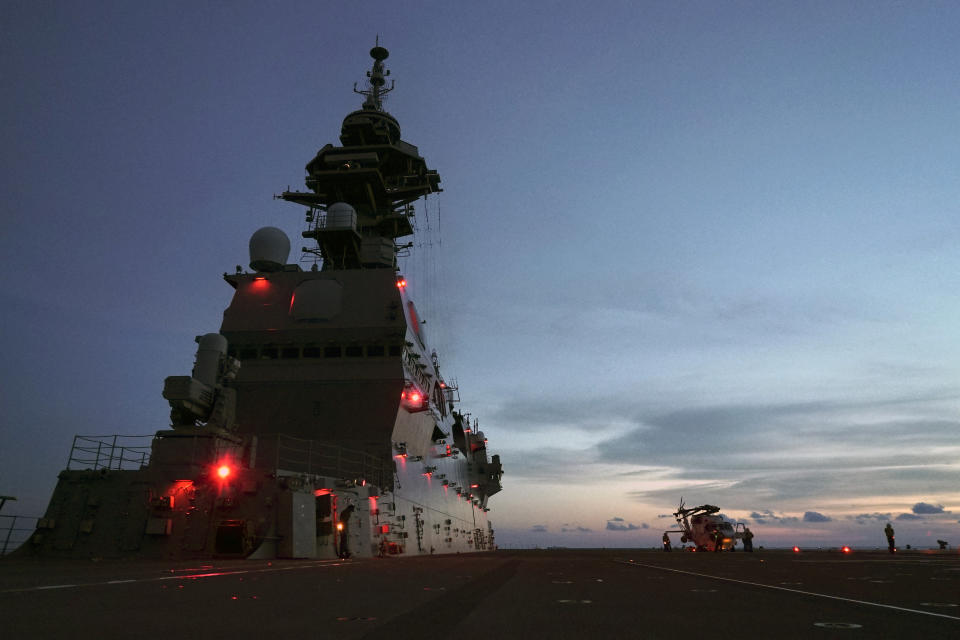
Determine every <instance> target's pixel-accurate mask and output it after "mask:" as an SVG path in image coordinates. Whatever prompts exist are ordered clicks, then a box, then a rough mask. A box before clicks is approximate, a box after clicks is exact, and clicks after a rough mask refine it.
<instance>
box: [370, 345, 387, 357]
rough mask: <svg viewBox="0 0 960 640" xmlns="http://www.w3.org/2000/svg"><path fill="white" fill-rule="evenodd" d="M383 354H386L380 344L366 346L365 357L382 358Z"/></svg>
mask: <svg viewBox="0 0 960 640" xmlns="http://www.w3.org/2000/svg"><path fill="white" fill-rule="evenodd" d="M384 353H386V350H385V349H384V347H383V345H382V344H368V345H367V356H368V357H370V358H382V357H383V354H384Z"/></svg>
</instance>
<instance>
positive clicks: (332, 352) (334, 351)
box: [323, 346, 343, 358]
mask: <svg viewBox="0 0 960 640" xmlns="http://www.w3.org/2000/svg"><path fill="white" fill-rule="evenodd" d="M341 355H343V354H342V352H341V350H340V347H339V346H337V347H324V348H323V357H324V358H339V357H340V356H341Z"/></svg>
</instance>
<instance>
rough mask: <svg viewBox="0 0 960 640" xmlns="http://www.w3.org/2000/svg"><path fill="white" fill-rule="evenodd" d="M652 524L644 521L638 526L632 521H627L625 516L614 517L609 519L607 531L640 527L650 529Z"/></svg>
mask: <svg viewBox="0 0 960 640" xmlns="http://www.w3.org/2000/svg"><path fill="white" fill-rule="evenodd" d="M649 528H650V525H648V524H646V523H644V524H641V526H639V527H638V526H637V525H635V524H633V523H632V522H627V521H626V520H624V519H623V518H619V517H613V518H610V519H609V520H607V526H606V529H607V531H636V530H638V529H649Z"/></svg>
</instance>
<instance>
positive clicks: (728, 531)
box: [663, 498, 744, 551]
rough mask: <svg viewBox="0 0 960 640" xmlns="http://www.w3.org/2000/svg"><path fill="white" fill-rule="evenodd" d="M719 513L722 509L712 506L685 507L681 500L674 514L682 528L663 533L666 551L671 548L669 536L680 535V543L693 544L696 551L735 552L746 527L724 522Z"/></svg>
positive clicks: (740, 524)
mask: <svg viewBox="0 0 960 640" xmlns="http://www.w3.org/2000/svg"><path fill="white" fill-rule="evenodd" d="M719 513H720V507H717V506H714V505H712V504H702V505H700V506H698V507H685V506H684V504H683V498H680V506H679V507H678V508H677V510H676V511H675V512H674V513H673V514H672V515H673V517H674V518H676V520H677V525H678V526H679V527H680V528H679V529H669V530H667V531H664V532H663V537H664V546H665V550H668V549H669V548H670V547H669V536H668V534H670V533H679V534H680V542H682V543H683V544H686V543H688V542H692V543H693V545H694V547H693V548H694V550H695V551H733V550H734V546H736V544H737V540H739V539H740V538H741V537H743V527H744V525H743V523H742V522H736V523H733V522H729V521H727V520H724V519H723V516H721V515H718V514H719ZM717 531H719V532H720V540H719V545H720V549H717V537H716V532H717Z"/></svg>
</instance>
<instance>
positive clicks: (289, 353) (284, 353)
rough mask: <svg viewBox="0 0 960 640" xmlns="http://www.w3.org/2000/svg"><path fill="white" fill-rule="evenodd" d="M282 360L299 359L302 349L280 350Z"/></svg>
mask: <svg viewBox="0 0 960 640" xmlns="http://www.w3.org/2000/svg"><path fill="white" fill-rule="evenodd" d="M280 357H281V358H299V357H300V347H284V348H283V349H281V350H280Z"/></svg>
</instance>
